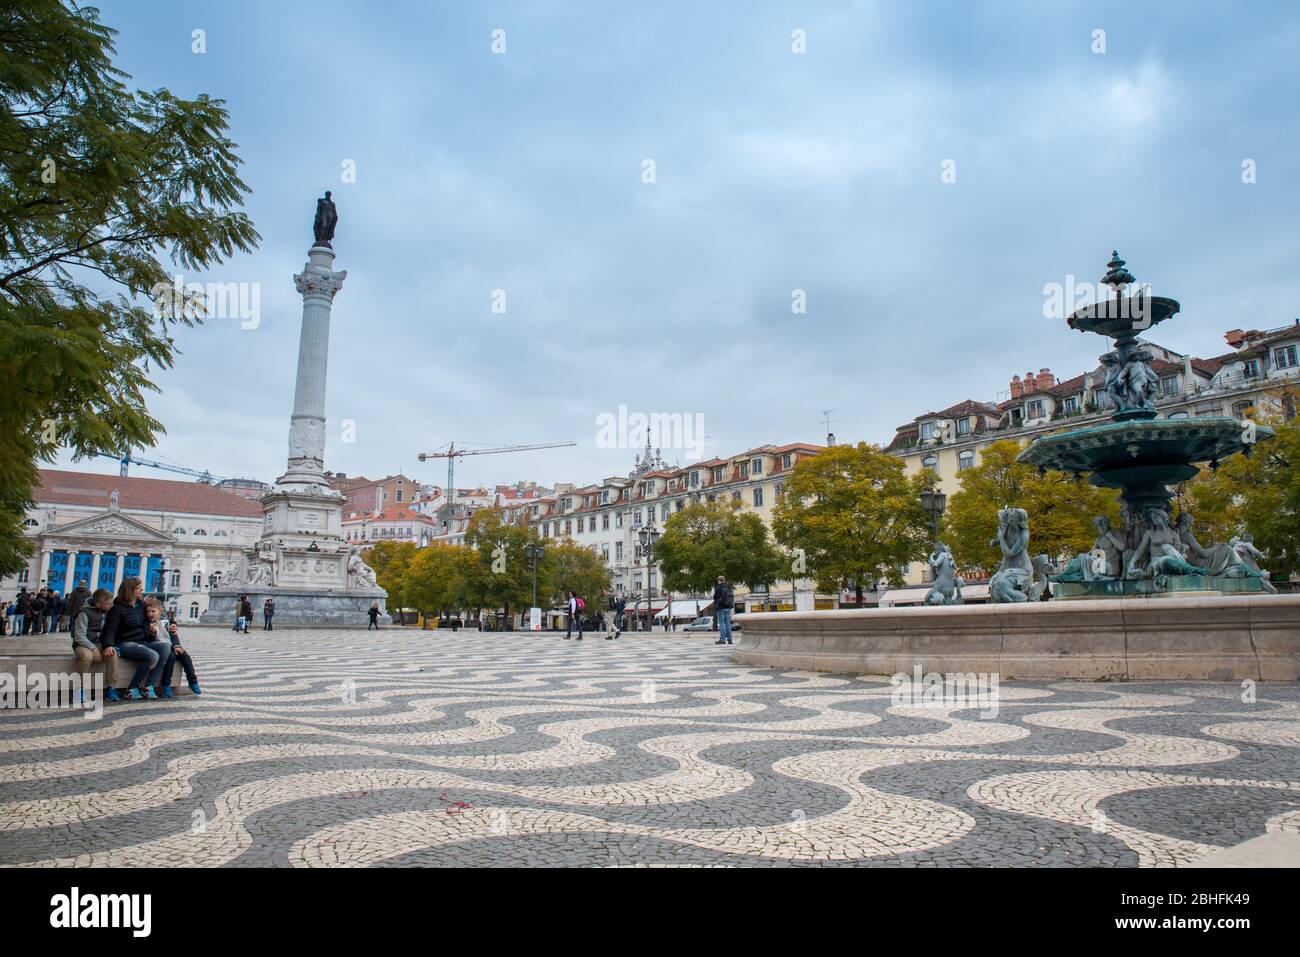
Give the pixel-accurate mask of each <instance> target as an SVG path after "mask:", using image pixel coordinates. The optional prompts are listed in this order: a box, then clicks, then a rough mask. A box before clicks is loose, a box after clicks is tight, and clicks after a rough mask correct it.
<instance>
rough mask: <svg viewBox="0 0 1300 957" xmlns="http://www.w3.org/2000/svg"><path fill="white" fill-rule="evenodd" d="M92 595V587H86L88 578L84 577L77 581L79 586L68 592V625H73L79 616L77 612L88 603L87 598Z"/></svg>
mask: <svg viewBox="0 0 1300 957" xmlns="http://www.w3.org/2000/svg"><path fill="white" fill-rule="evenodd" d="M89 597H90V589H88V588H87V587H86V580H85V579H84V578H83V579H82V580H81V581H79V582H77V587H76V588H74V589H72V591H70V592H69V593H68V611H67V614H68V627H69V628H71V627H72V622H73V620H74V619H76V617H77V612H79V611H81V607H82V606H83V605H84V604H86V599H87V598H89Z"/></svg>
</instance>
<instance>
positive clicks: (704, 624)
mask: <svg viewBox="0 0 1300 957" xmlns="http://www.w3.org/2000/svg"><path fill="white" fill-rule="evenodd" d="M716 630H717V629H716V628H715V627H714V624H713V616H712V615H701V616H700V617H699V618H696V619H695V620H694V621H693V622H691V623H690V624H689V625H683V626H682V631H716ZM731 630H732V631H740V625H739V624H738V623H737V622H736V620H735V619H734V618H733V619H732V620H731Z"/></svg>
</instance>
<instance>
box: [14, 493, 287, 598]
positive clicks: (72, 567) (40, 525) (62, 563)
mask: <svg viewBox="0 0 1300 957" xmlns="http://www.w3.org/2000/svg"><path fill="white" fill-rule="evenodd" d="M34 497H35V499H36V506H35V507H34V508H32V509H31V510H30V511H29V512H28V515H27V519H26V521H25V531H26V534H27V535H28V537H29V538H30V539H31V540H32V541H33V544H34V545H35V548H34V550H33V554H32V557H31V561H30V563H29V564H28V567H27V568H25V569H23V570H21V571H19V573H18V574H17V575H14V576H10V577H8V578H4V579H0V598H3V599H4V600H6V601H7V600H9V599H10V598H12V597H13V596H14V595H16V594H17V593H18V590H19V589H20V588H26V589H27V590H28V591H36V590H37V589H39V588H43V587H47V586H48V587H50V588H53V589H54V590H55V591H57V592H59V593H61V594H65V595H66V594H67V593H68V592H69V591H71V590H72V589H73V588H75V587H76V585H77V582H79V581H83V580H84V581H86V582H87V583H88V585H89V587H90V589H91V590H92V591H93V590H94V589H95V588H107V589H109V590H110V591H115V590H116V588H117V586H118V585H119V584H120V583H121V581H122V579H123V578H131V577H135V578H140V579H142V580H143V581H144V583H145V588H146V589H147V590H148V591H149V592H150V593H151V594H155V595H162V596H164V597H165V599H166V602H167V605H168V606H169V607H174V608H175V609H176V611H177V613H178V615H179V617H180V619H181V620H182V621H185V620H190V621H197V620H198V618H199V615H201V614H202V613H203V612H204V611H205V610H206V609H207V605H208V599H207V595H208V591H209V590H210V589H211V587H212V585H213V584H214V583H215V581H216V576H217V575H219V574H223V573H226V572H228V571H230V570H231V569H233V568H234V567H235V566H236V565H237V564H238V562H239V556H240V551H241V549H244V548H248V547H249V546H251V545H252V544H254V543H255V542H256V541H257V539H258V536H259V534H260V533H261V528H262V507H261V506H260V505H259V504H258V503H257V502H256V501H252V500H250V499H248V498H245V497H242V496H240V495H238V494H235V493H233V492H228V491H225V490H223V489H220V488H216V487H214V486H211V485H204V484H201V483H199V482H177V481H171V480H168V479H152V478H136V477H133V476H130V477H120V476H116V475H99V474H94V473H90V472H69V471H62V470H57V469H41V485H40V487H39V488H38V489H37V490H36V494H35V496H34Z"/></svg>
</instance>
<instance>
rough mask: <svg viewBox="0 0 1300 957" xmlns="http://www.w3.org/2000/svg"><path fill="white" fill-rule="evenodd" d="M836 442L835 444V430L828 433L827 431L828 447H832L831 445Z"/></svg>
mask: <svg viewBox="0 0 1300 957" xmlns="http://www.w3.org/2000/svg"><path fill="white" fill-rule="evenodd" d="M834 444H835V433H834V432H827V433H826V447H827V448H830V447H831V446H833V445H834Z"/></svg>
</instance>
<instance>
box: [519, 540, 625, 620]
mask: <svg viewBox="0 0 1300 957" xmlns="http://www.w3.org/2000/svg"><path fill="white" fill-rule="evenodd" d="M537 575H538V585H537V587H538V589H539V591H538V594H539V596H541V598H540V600H549V601H550V602H551V607H552V608H562V607H564V602H565V601H567V600H568V597H569V592H570V591H575V592H577V593H578V596H579V597H580V598H581V599H582V600H583V601H585V602H586V603H587V611H588V612H589V613H590V614H595V613H596V610H597V609H599V608H601V607H603V606H604V604H605V600H606V598H607V597H608V596H609V588H610V577H609V568H608V567H607V566H606V565H605V561H604V559H602V558H601V557H600V556H599V555H598V554H596V553H595V552H593V551H592V550H591V549H590V548H584V547H583V546H581V545H579V544H577V543H576V542H574V541H572V540H571V539H562V540H560V541H548V542H546V553H545V555H544V557H543V558H542V560H541V562H540V563H539V564H538V566H537Z"/></svg>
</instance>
